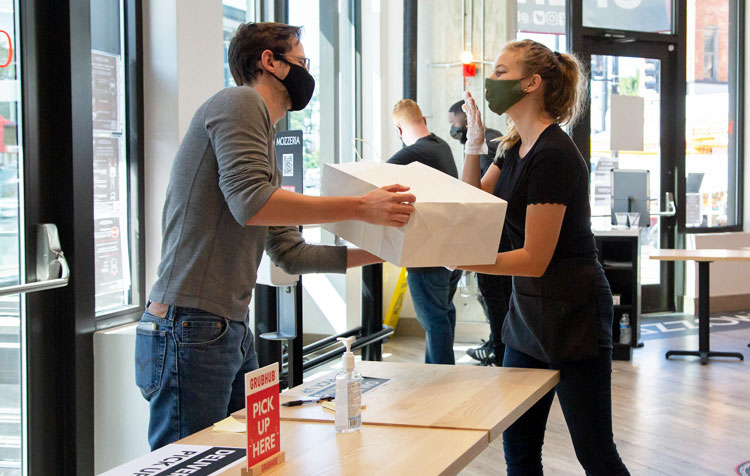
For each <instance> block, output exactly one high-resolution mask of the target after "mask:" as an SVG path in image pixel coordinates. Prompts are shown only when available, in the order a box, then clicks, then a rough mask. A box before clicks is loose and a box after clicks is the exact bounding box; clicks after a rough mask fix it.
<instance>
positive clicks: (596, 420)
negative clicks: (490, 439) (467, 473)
mask: <svg viewBox="0 0 750 476" xmlns="http://www.w3.org/2000/svg"><path fill="white" fill-rule="evenodd" d="M503 367H522V368H533V369H554V370H559V371H560V383H558V384H557V386H556V387H555V389H554V390H551V391H550V392H549V393H547V395H545V396H544V397H542V399H541V400H539V401H538V402H537V403H536V404H535V405H534V406H533V407H531V408H530V409H529V410H528V411H527V412H526V413H524V414H523V416H521V418H519V419H518V420H516V422H515V423H513V424H512V425H511V426H510V427H509V428H508V429H507V430H505V432H503V448H504V450H505V462H506V463H507V465H508V475H509V476H515V475H522V476H536V475H542V474H543V472H542V444H543V443H544V430H545V428H546V425H547V416H548V415H549V410H550V406H551V405H552V400H553V399H554V397H555V392H557V398H558V399H559V400H560V406H561V407H562V411H563V415H565V422H566V423H567V425H568V431H570V437H571V439H572V440H573V447H574V449H575V452H576V457H577V458H578V461H579V462H580V463H581V466H583V468H584V470H585V471H586V474H587V475H589V476H625V475H628V474H630V473H628V470H627V468H625V465H624V464H623V463H622V460H621V459H620V455H619V454H618V453H617V448H616V447H615V443H614V438H613V435H612V392H611V374H612V350H611V349H607V348H604V347H602V348H600V351H599V357H598V358H594V359H589V360H582V361H579V362H569V363H564V364H559V365H550V364H548V363H546V362H542V361H540V360H537V359H535V358H533V357H530V356H528V355H526V354H524V353H522V352H519V351H517V350H516V349H514V348H512V347H507V348H506V349H505V360H504V362H503Z"/></svg>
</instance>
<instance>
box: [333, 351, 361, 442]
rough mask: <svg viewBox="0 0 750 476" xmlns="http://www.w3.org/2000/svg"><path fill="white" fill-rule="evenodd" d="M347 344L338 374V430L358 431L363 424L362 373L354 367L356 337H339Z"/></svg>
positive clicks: (340, 431)
mask: <svg viewBox="0 0 750 476" xmlns="http://www.w3.org/2000/svg"><path fill="white" fill-rule="evenodd" d="M338 340H339V341H342V342H343V343H344V345H345V346H346V352H345V353H344V356H343V357H342V359H341V370H340V371H339V373H337V374H336V432H338V433H348V432H350V431H357V430H359V428H360V427H361V426H362V374H360V373H359V370H357V369H355V368H354V354H353V353H352V351H351V345H352V342H353V341H354V337H339V339H338Z"/></svg>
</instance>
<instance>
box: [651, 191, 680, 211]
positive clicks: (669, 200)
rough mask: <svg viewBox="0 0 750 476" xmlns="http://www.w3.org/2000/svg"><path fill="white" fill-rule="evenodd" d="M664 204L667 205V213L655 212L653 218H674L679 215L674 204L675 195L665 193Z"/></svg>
mask: <svg viewBox="0 0 750 476" xmlns="http://www.w3.org/2000/svg"><path fill="white" fill-rule="evenodd" d="M664 202H665V203H666V204H667V211H665V212H653V213H651V216H657V217H673V216H675V213H677V207H676V206H675V203H674V195H673V194H672V192H664Z"/></svg>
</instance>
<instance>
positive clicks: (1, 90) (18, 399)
mask: <svg viewBox="0 0 750 476" xmlns="http://www.w3.org/2000/svg"><path fill="white" fill-rule="evenodd" d="M17 18H18V8H17V5H16V2H14V1H13V0H4V1H0V66H1V67H0V287H3V288H5V287H9V286H16V285H19V284H20V283H21V280H22V276H23V275H24V273H22V269H23V266H24V263H23V255H22V253H21V250H23V249H24V245H23V242H24V236H23V234H22V230H23V223H22V222H23V213H22V210H23V195H22V192H21V191H22V190H23V187H22V181H23V173H22V166H21V165H22V157H23V154H22V147H21V146H20V145H19V141H18V137H19V125H20V124H22V120H21V119H22V117H21V106H20V104H21V103H20V91H21V87H20V73H21V68H20V66H21V65H20V64H19V63H18V61H17V59H18V58H19V55H18V53H19V50H20V47H21V45H19V44H18V41H17V39H18V35H17V34H16V32H17V31H18V28H17V26H18V21H17ZM23 311H24V309H23V306H22V303H21V295H20V294H18V293H7V294H4V295H0V475H3V476H17V475H18V476H20V475H21V474H25V471H24V468H25V463H26V461H25V458H24V454H25V434H24V433H25V432H24V423H25V420H26V414H25V411H24V409H25V408H24V404H23V402H24V393H25V392H24V388H25V387H24V371H23V369H24V367H25V361H24V360H25V359H24V350H25V349H24V347H25V346H24V335H23V334H24V332H23V329H24V325H25V316H24V312H23Z"/></svg>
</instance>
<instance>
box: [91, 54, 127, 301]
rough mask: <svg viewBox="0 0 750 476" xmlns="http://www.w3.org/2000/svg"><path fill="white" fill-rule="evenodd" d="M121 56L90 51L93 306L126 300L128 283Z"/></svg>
mask: <svg viewBox="0 0 750 476" xmlns="http://www.w3.org/2000/svg"><path fill="white" fill-rule="evenodd" d="M121 62H122V59H121V57H120V55H116V54H111V53H105V52H102V51H97V50H92V51H91V98H92V125H93V129H94V137H93V164H92V165H93V172H94V254H95V265H96V269H95V273H94V276H95V289H96V291H95V293H96V312H101V311H105V310H111V309H116V308H118V307H121V306H123V305H126V304H128V303H129V298H128V295H129V291H130V286H131V282H130V254H129V230H128V191H127V162H126V154H125V142H124V139H123V132H124V131H123V99H124V94H123V91H122V87H123V84H122V75H121V73H120V69H121V67H122V65H121Z"/></svg>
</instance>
